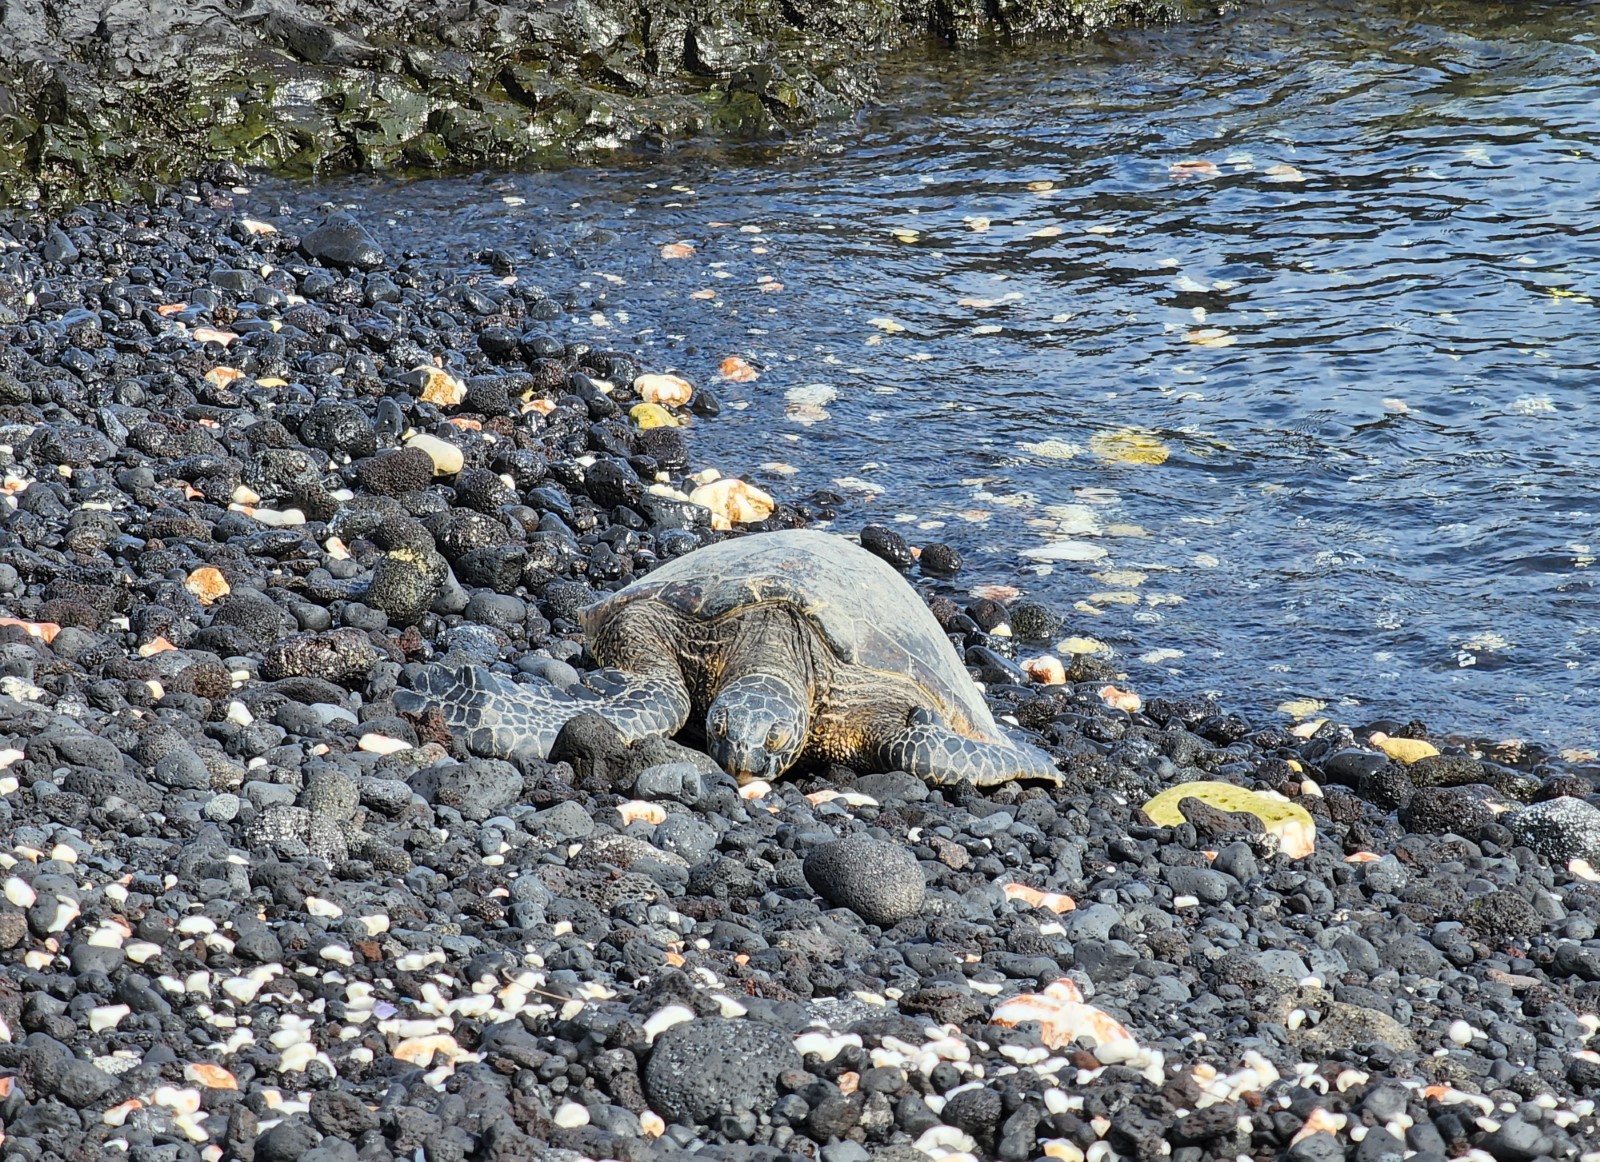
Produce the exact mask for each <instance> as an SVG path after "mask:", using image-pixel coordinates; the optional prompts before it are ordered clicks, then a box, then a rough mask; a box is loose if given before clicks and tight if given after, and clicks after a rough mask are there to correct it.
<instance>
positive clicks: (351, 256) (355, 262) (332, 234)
mask: <svg viewBox="0 0 1600 1162" xmlns="http://www.w3.org/2000/svg"><path fill="white" fill-rule="evenodd" d="M300 248H301V249H302V250H304V251H305V252H306V253H307V254H308V255H310V256H311V257H312V258H320V259H322V260H323V261H325V262H331V263H333V264H334V265H336V266H345V267H354V268H355V269H357V270H377V269H378V268H379V267H380V266H382V265H383V264H384V262H385V261H386V260H385V257H384V253H383V247H381V246H379V245H378V244H377V243H376V242H375V241H373V238H372V235H370V234H368V233H367V231H366V227H364V226H362V225H361V223H359V222H357V221H356V220H355V219H354V218H352V217H351V216H350V215H349V214H346V213H344V212H343V211H342V210H336V211H334V212H333V213H332V214H329V215H328V216H327V217H326V218H324V219H323V221H322V225H320V226H318V227H317V228H316V229H315V230H312V231H311V232H310V233H308V234H306V235H305V236H304V237H302V238H301V239H300Z"/></svg>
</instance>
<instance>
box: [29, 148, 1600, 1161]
mask: <svg viewBox="0 0 1600 1162" xmlns="http://www.w3.org/2000/svg"><path fill="white" fill-rule="evenodd" d="M211 177H212V179H213V180H209V181H202V182H190V183H187V184H184V185H182V186H180V187H178V188H176V189H175V190H174V191H173V192H171V193H170V194H168V195H166V196H165V197H164V198H163V199H161V200H160V201H159V203H157V204H155V205H153V206H151V207H132V206H123V207H107V206H92V207H89V208H85V209H80V210H77V211H75V212H73V213H70V214H68V215H66V216H64V217H61V218H58V219H50V220H46V219H43V218H39V217H30V216H27V215H21V216H17V217H13V218H11V219H9V220H6V221H4V222H0V469H3V475H4V485H3V488H4V503H3V505H0V615H3V616H0V752H3V753H0V761H3V764H4V767H3V770H0V792H3V793H0V834H3V836H4V842H3V843H0V880H3V900H0V965H3V970H0V1135H3V1141H0V1158H6V1159H20V1160H26V1162H47V1160H58V1159H59V1160H63V1162H78V1160H89V1159H107V1158H127V1159H129V1160H130V1162H191V1160H196V1159H204V1160H207V1162H215V1160H217V1159H237V1160H239V1162H297V1160H298V1162H356V1160H363V1162H368V1160H370V1162H389V1160H391V1159H394V1160H398V1159H405V1160H408V1162H409V1160H411V1159H419V1160H427V1162H459V1160H465V1159H484V1160H495V1162H512V1160H520V1159H529V1160H532V1159H539V1160H545V1159H549V1160H556V1162H576V1160H578V1159H620V1160H622V1162H649V1160H655V1159H663V1160H664V1159H669V1158H672V1157H674V1156H681V1157H688V1156H689V1155H691V1154H692V1155H696V1156H698V1157H700V1158H703V1159H706V1160H708V1162H745V1160H747V1159H748V1160H751V1162H779V1160H788V1159H810V1158H820V1159H822V1160H823V1162H867V1160H869V1159H885V1160H893V1162H920V1160H922V1159H930V1158H931V1159H964V1158H969V1157H971V1158H979V1159H995V1158H997V1159H1004V1160H1005V1162H1026V1160H1030V1159H1039V1158H1052V1159H1060V1160H1064V1162H1116V1160H1118V1159H1127V1160H1138V1162H1156V1160H1158V1159H1171V1160H1173V1162H1223V1160H1228V1162H1232V1160H1234V1159H1259V1160H1263V1162H1265V1160H1268V1159H1290V1160H1292V1162H1338V1160H1342V1159H1350V1160H1354V1162H1387V1160H1389V1159H1394V1160H1396V1162H1399V1160H1402V1159H1413V1160H1415V1162H1444V1160H1445V1159H1473V1160H1475V1162H1539V1160H1542V1159H1559V1160H1579V1159H1583V1160H1585V1162H1596V1160H1600V1117H1597V1115H1596V1095H1597V1093H1600V1052H1597V1050H1600V1043H1597V1042H1594V1041H1593V1040H1592V1038H1593V1036H1594V1034H1595V1032H1596V1030H1597V1029H1600V1015H1597V1014H1600V938H1597V935H1596V931H1597V928H1596V925H1597V923H1600V873H1597V871H1596V870H1595V869H1596V868H1597V867H1600V806H1596V804H1597V803H1600V796H1597V794H1596V792H1597V779H1600V770H1597V769H1596V768H1595V767H1593V766H1584V765H1582V764H1581V763H1577V762H1573V761H1568V760H1566V759H1563V758H1562V757H1561V755H1559V754H1555V753H1546V752H1545V751H1542V750H1540V749H1538V748H1534V747H1527V746H1517V745H1514V744H1496V745H1491V744H1489V743H1485V742H1482V741H1480V740H1473V739H1470V738H1462V737H1455V736H1451V735H1449V734H1448V733H1445V732H1444V731H1443V730H1440V731H1434V732H1430V730H1429V728H1428V727H1427V726H1424V725H1423V724H1422V722H1420V721H1382V722H1369V721H1358V722H1348V723H1346V722H1340V721H1338V720H1337V719H1336V718H1332V717H1329V718H1327V719H1324V720H1319V719H1317V718H1312V719H1310V720H1308V721H1305V722H1303V723H1301V724H1299V725H1295V724H1294V723H1293V722H1291V721H1290V720H1288V719H1287V718H1286V717H1285V716H1283V715H1280V714H1272V713H1266V712H1261V711H1258V710H1252V709H1250V708H1244V707H1236V706H1229V705H1226V704H1219V703H1218V702H1216V701H1215V700H1212V699H1209V698H1205V697H1198V696H1195V697H1190V696H1184V695H1182V693H1181V692H1173V691H1164V692H1162V693H1163V695H1164V696H1153V695H1151V696H1147V697H1145V698H1143V699H1139V698H1137V697H1134V696H1132V695H1131V694H1130V692H1128V691H1126V690H1122V689H1119V688H1118V684H1119V682H1120V679H1119V676H1118V674H1117V673H1116V671H1115V670H1114V668H1112V667H1110V666H1108V665H1106V664H1105V663H1104V662H1100V661H1096V660H1094V659H1092V658H1087V657H1078V658H1075V659H1071V660H1068V661H1066V662H1065V663H1064V666H1065V678H1066V681H1065V682H1058V683H1056V684H1053V685H1043V684H1040V683H1039V682H1037V681H1035V680H1034V679H1033V678H1032V677H1031V676H1030V672H1029V671H1028V670H1026V669H1025V668H1024V667H1023V665H1022V664H1021V663H1022V662H1025V661H1026V660H1028V659H1029V658H1030V657H1032V656H1034V655H1037V654H1039V653H1040V652H1041V651H1047V650H1048V649H1049V646H1050V644H1051V642H1052V640H1053V639H1054V638H1055V637H1056V636H1057V635H1060V634H1063V633H1072V632H1073V622H1072V616H1071V611H1068V610H1056V609H1049V608H1044V607H1041V606H1038V605H1032V604H1028V603H1026V602H1018V603H1013V604H1012V605H1011V606H1009V607H1008V606H1007V605H1005V604H1003V603H999V602H996V601H994V600H992V599H987V600H974V599H973V598H972V597H971V596H970V593H971V588H972V586H973V585H975V584H978V583H1005V582H1014V581H1015V580H1016V578H1007V577H990V576H985V577H972V576H968V575H967V573H966V572H964V571H963V570H962V567H961V559H960V552H959V550H960V547H961V546H960V545H954V546H951V545H943V544H934V543H916V542H913V543H909V544H908V543H907V541H906V539H905V537H904V536H902V535H901V534H900V533H898V532H896V531H894V530H893V529H890V528H885V527H883V526H881V525H876V524H873V522H872V521H871V520H870V519H863V518H862V517H861V516H860V515H859V514H851V513H850V512H848V511H844V501H843V500H842V499H841V498H840V497H838V496H833V495H829V494H827V493H819V494H814V495H810V496H788V495H781V494H779V495H774V496H773V498H772V499H773V501H774V502H775V504H774V506H773V507H772V508H771V511H770V513H769V514H767V515H765V516H764V518H763V519H761V520H760V521H758V522H745V523H742V524H739V525H738V526H737V528H736V529H735V530H733V531H731V532H730V531H724V530H721V529H718V528H714V527H713V519H712V514H711V512H710V511H708V510H707V509H706V508H704V507H701V506H700V505H697V504H694V503H690V502H689V501H687V500H685V499H683V497H685V496H687V495H688V494H689V493H690V492H692V491H693V490H694V489H695V488H696V487H697V485H698V483H699V482H697V481H695V480H693V479H691V478H690V477H691V476H692V475H693V474H695V473H696V472H698V471H699V470H700V469H702V468H703V467H704V465H705V464H706V463H708V462H710V461H712V460H714V459H715V457H714V456H712V455H710V454H709V449H711V448H713V447H714V446H715V442H716V440H717V420H716V412H717V405H716V401H715V398H714V396H715V391H716V386H715V383H714V382H712V381H711V379H710V377H709V376H707V377H706V380H707V381H706V382H703V383H702V382H698V381H697V382H696V384H695V386H696V389H697V390H696V391H695V393H694V395H693V397H692V398H691V399H690V400H689V401H688V403H687V405H685V406H673V407H668V408H667V409H666V410H665V412H663V411H661V410H660V408H659V406H658V407H657V409H656V410H654V411H652V410H650V409H649V408H648V407H646V408H644V409H642V410H641V409H640V408H639V405H640V404H641V403H642V402H644V401H642V400H641V399H640V397H639V393H637V392H636V391H635V386H634V385H635V383H636V381H637V380H638V378H639V376H640V375H641V374H646V373H655V372H670V371H674V370H675V369H673V368H666V367H652V366H648V365H645V364H644V363H642V362H641V358H640V356H639V354H638V353H637V352H636V351H633V350H603V349H600V348H597V347H593V346H590V345H588V344H586V343H579V342H572V341H569V336H568V328H567V324H566V320H567V319H568V318H569V317H570V316H572V315H573V313H574V312H578V311H586V310H587V305H586V302H585V300H584V297H583V292H582V291H581V290H580V289H578V288H568V287H561V286H541V285H540V283H541V275H540V272H539V271H537V270H531V269H529V270H516V269H514V268H513V266H512V264H510V263H509V260H507V259H506V258H505V256H497V255H480V256H478V259H479V261H478V264H476V265H474V266H473V267H472V268H471V269H470V270H466V269H455V268H452V267H451V266H449V265H447V264H443V263H440V262H436V261H431V260H429V259H427V258H425V257H416V256H403V255H398V254H390V253H385V252H384V250H383V248H382V246H380V244H379V243H378V242H377V241H376V240H375V239H374V237H373V236H372V235H371V234H369V232H368V230H367V229H366V228H364V226H363V224H362V222H361V221H360V218H359V214H357V215H356V216H355V217H352V216H350V215H348V214H344V213H330V214H328V215H327V216H326V220H324V221H322V222H321V223H320V224H318V225H316V226H315V228H313V229H309V230H305V231H303V232H301V230H300V228H299V223H298V222H296V221H293V220H284V221H275V220H274V218H273V214H272V212H271V211H270V210H267V209H264V208H261V207H258V206H255V205H253V204H252V203H251V199H250V195H249V193H248V191H247V190H245V189H244V188H243V187H242V186H240V185H239V183H240V182H242V180H243V177H244V175H243V174H242V173H233V172H230V171H229V170H228V169H226V168H224V169H221V170H218V171H215V172H213V174H212V175H211ZM485 269H489V270H491V271H493V272H494V273H493V274H489V275H486V274H484V273H483V271H484V270H485ZM625 293H626V292H625V291H618V292H616V294H617V296H618V297H619V298H621V297H623V296H625ZM575 330H576V328H574V331H575ZM691 378H694V377H692V376H691ZM663 415H665V416H666V418H667V421H668V422H666V423H663V422H662V416H663ZM652 425H654V426H652ZM717 523H721V522H717ZM805 526H813V527H815V526H824V527H828V528H830V529H831V530H832V531H835V532H840V533H844V534H848V535H851V536H854V537H858V538H859V540H860V541H861V543H862V544H864V545H866V546H867V547H868V548H870V549H871V550H872V551H874V552H876V553H878V555H879V556H881V557H883V558H884V559H885V560H887V561H889V562H890V563H891V564H893V565H895V566H896V567H897V568H899V569H901V570H902V572H903V574H904V576H905V577H906V579H907V581H908V582H910V583H912V584H914V585H916V586H917V587H918V589H919V590H920V591H921V592H922V593H923V595H924V596H925V597H926V598H927V599H928V600H929V601H930V603H931V605H932V608H933V610H934V614H935V616H937V617H938V619H939V621H940V623H941V625H942V626H943V627H944V629H945V630H946V631H947V632H948V633H949V634H950V637H951V640H952V642H953V643H954V645H955V647H956V648H957V649H958V650H959V651H961V652H962V655H963V656H964V658H965V659H966V661H967V663H968V666H969V669H970V671H971V672H972V675H973V677H974V679H975V680H979V681H981V682H982V683H983V685H984V688H985V694H986V697H987V699H988V701H989V703H990V705H991V707H992V709H993V710H994V711H995V713H996V715H997V716H998V717H1001V718H1002V719H1004V720H1005V721H1007V722H1009V723H1011V724H1013V725H1014V726H1015V727H1016V728H1017V729H1018V730H1020V731H1022V732H1024V733H1025V734H1026V735H1027V736H1028V737H1029V738H1030V739H1031V740H1032V741H1033V742H1035V743H1036V744H1037V745H1039V746H1041V747H1043V748H1044V749H1046V750H1047V751H1048V752H1049V754H1050V755H1051V756H1052V757H1053V758H1054V759H1055V761H1056V763H1057V766H1058V767H1059V769H1060V770H1061V772H1062V775H1063V777H1064V780H1065V783H1064V785H1063V786H1061V787H1048V786H1040V785H1030V784H1008V785H1003V786H1000V787H995V788H990V789H987V790H982V791H980V790H975V789H972V788H970V787H965V786H946V787H934V786H929V785H927V784H925V783H923V782H922V781H920V780H918V779H914V778H911V777H910V776H907V775H905V774H904V773H901V772H868V771H853V770H849V769H845V768H842V767H833V768H830V769H822V770H818V769H801V770H796V771H793V772H791V773H790V774H789V776H788V777H786V778H784V779H781V780H777V781H775V782H773V783H771V784H770V785H769V784H755V785H751V786H746V787H742V788H741V787H740V786H738V785H737V784H736V783H735V781H734V780H733V779H732V778H731V777H729V776H728V775H726V774H724V773H723V772H722V771H720V770H718V769H717V768H716V766H715V764H714V763H712V762H711V761H710V759H709V758H708V757H707V756H706V755H705V753H703V751H702V750H700V749H697V747H696V745H695V740H694V739H693V738H692V737H689V738H685V739H680V740H677V741H673V740H665V739H649V740H645V741H643V742H640V743H636V744H634V745H633V746H628V745H626V744H625V743H623V742H622V741H621V739H620V737H619V736H618V735H617V734H616V732H615V730H612V729H610V728H609V727H608V725H607V724H606V723H605V722H603V721H602V720H599V719H596V718H580V719H577V720H574V721H573V722H572V723H570V724H569V725H568V727H567V728H566V729H565V730H563V731H562V734H561V736H560V737H559V738H558V739H557V742H556V746H555V749H554V751H553V752H552V754H551V756H550V759H549V760H548V761H545V760H538V759H524V760H522V761H519V762H517V763H512V762H508V761H505V760H503V759H498V758H488V757H479V756H475V755H473V754H471V753H469V752H468V751H467V750H465V749H464V747H463V745H462V740H460V739H456V738H453V737H452V736H451V734H450V732H449V730H448V729H446V728H445V727H444V726H443V724H442V722H441V721H440V719H439V718H438V716H437V715H430V714H428V713H421V714H415V713H413V714H407V713H402V712H401V710H399V709H398V708H397V706H396V694H397V692H400V691H403V690H406V689H408V688H409V686H410V682H411V678H412V676H413V674H415V673H416V671H417V669H418V667H420V666H421V665H423V664H425V663H428V662H431V661H435V660H438V659H440V658H444V657H453V658H455V659H457V660H472V661H475V662H477V663H478V664H480V665H483V666H486V667H489V668H491V669H494V670H497V671H499V672H502V673H504V674H507V675H511V676H516V677H518V678H522V679H526V680H529V681H543V682H553V683H555V684H557V685H560V686H570V685H571V684H572V683H574V682H576V681H577V680H578V679H579V678H580V677H581V675H582V674H583V673H584V672H585V670H586V669H588V668H589V667H590V666H591V665H592V661H591V660H590V659H589V658H588V656H587V655H586V653H585V650H584V644H583V639H582V635H581V633H580V632H579V631H578V615H579V612H580V611H581V610H582V609H583V608H584V607H585V606H587V605H589V604H590V603H591V602H593V601H594V600H595V599H596V598H597V597H598V596H601V595H603V594H604V593H605V592H606V591H609V590H614V589H616V588H619V587H620V586H622V585H624V584H626V583H627V582H629V581H630V580H632V579H634V578H636V577H639V576H642V575H644V574H646V573H648V571H649V570H650V569H651V568H652V567H653V566H654V565H656V564H657V563H660V562H663V561H666V560H669V559H673V558H677V557H680V556H682V555H684V554H686V553H689V552H692V551H693V550H694V549H696V548H698V547H700V546H701V545H704V544H707V543H710V542H712V541H715V540H718V539H721V538H723V537H725V536H729V535H740V534H743V533H749V532H756V531H761V530H763V529H780V528H798V527H805ZM1108 687H1109V688H1110V693H1108ZM1147 693H1149V692H1147ZM402 700H403V699H402ZM1426 709H1427V708H1426V707H1418V708H1417V711H1418V715H1419V717H1423V716H1425V714H1426ZM1442 725H1443V726H1447V725H1448V724H1442ZM1573 741H1574V743H1576V742H1579V741H1581V740H1573ZM1190 782H1195V783H1208V784H1209V783H1227V784H1232V785H1233V786H1234V787H1236V788H1240V789H1243V790H1246V791H1251V792H1256V793H1257V794H1258V796H1265V797H1266V801H1268V802H1269V803H1272V804H1274V805H1275V806H1274V808H1273V810H1271V811H1265V812H1259V813H1257V812H1252V811H1245V810H1233V809H1230V807H1231V806H1233V805H1236V804H1235V802H1234V800H1231V799H1228V798H1227V797H1223V798H1222V799H1220V800H1219V799H1217V798H1216V797H1215V796H1212V797H1209V798H1208V797H1207V796H1206V795H1197V796H1196V797H1193V798H1188V799H1183V800H1182V803H1184V804H1185V805H1186V807H1185V809H1184V811H1183V814H1182V815H1181V816H1180V819H1181V821H1178V822H1175V823H1173V822H1172V821H1171V820H1170V818H1169V817H1168V816H1167V815H1165V814H1162V813H1158V814H1160V818H1161V819H1164V820H1168V821H1169V823H1170V824H1171V825H1164V824H1163V823H1161V822H1160V821H1158V819H1156V818H1153V817H1152V816H1151V815H1149V814H1147V813H1146V812H1145V810H1144V808H1145V805H1146V804H1147V803H1148V802H1149V801H1150V800H1151V799H1152V798H1153V797H1154V796H1156V795H1157V794H1159V793H1160V792H1163V791H1165V790H1167V789H1169V788H1171V787H1174V786H1177V785H1180V784H1184V783H1190ZM1239 801H1240V802H1243V801H1244V800H1239ZM1249 801H1250V802H1259V801H1260V800H1259V799H1257V798H1251V799H1249ZM1291 807H1292V808H1296V809H1298V810H1297V811H1294V812H1290V808H1291ZM1300 812H1303V813H1304V815H1303V816H1302V815H1301V814H1300ZM1286 814H1293V815H1294V817H1295V818H1304V817H1309V819H1310V821H1311V823H1312V824H1313V825H1314V829H1315V836H1314V842H1313V843H1309V844H1307V845H1306V846H1307V847H1308V848H1309V850H1305V849H1302V848H1300V847H1298V846H1295V845H1293V844H1291V843H1290V842H1288V841H1287V839H1286V834H1285V832H1284V831H1283V830H1282V828H1281V827H1279V826H1278V825H1277V824H1278V823H1279V822H1280V821H1281V817H1282V816H1284V815H1286ZM1302 837H1303V835H1302Z"/></svg>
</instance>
